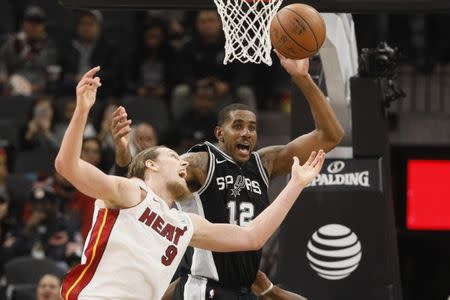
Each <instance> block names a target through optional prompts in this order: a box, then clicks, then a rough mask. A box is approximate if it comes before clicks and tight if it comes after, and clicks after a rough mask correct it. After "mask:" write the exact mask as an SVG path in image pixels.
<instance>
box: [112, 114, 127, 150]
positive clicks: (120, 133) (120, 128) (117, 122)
mask: <svg viewBox="0 0 450 300" xmlns="http://www.w3.org/2000/svg"><path fill="white" fill-rule="evenodd" d="M127 116H128V115H127V112H126V111H125V108H124V107H123V106H119V107H118V108H117V109H116V110H115V111H114V112H113V114H112V118H111V133H112V136H113V138H114V142H115V143H116V146H117V147H122V148H123V147H128V143H129V140H130V132H131V127H130V125H131V120H129V119H127Z"/></svg>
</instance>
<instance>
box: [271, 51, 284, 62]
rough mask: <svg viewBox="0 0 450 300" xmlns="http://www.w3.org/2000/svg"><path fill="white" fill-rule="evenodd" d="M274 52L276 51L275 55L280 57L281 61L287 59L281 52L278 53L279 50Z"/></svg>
mask: <svg viewBox="0 0 450 300" xmlns="http://www.w3.org/2000/svg"><path fill="white" fill-rule="evenodd" d="M273 51H274V52H275V54H276V55H277V56H278V58H279V59H280V61H281V60H283V59H285V57H284V56H283V55H282V54H281V53H280V52H278V50H277V49H273Z"/></svg>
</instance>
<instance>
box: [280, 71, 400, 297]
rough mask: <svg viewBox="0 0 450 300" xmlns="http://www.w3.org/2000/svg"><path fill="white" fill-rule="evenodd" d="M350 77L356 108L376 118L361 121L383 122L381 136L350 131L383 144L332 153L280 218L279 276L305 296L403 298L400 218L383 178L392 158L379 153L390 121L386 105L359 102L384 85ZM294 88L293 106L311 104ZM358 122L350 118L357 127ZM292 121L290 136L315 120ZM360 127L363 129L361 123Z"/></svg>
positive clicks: (303, 109) (304, 107)
mask: <svg viewBox="0 0 450 300" xmlns="http://www.w3.org/2000/svg"><path fill="white" fill-rule="evenodd" d="M351 83H352V86H351V91H352V110H353V111H352V115H360V114H363V115H365V116H367V120H371V121H372V122H375V124H371V125H370V126H369V125H368V124H365V125H364V124H362V125H361V126H363V127H364V126H369V127H370V128H372V129H374V128H378V129H379V130H380V132H378V134H379V136H377V137H376V138H373V139H361V138H358V137H357V138H355V136H354V135H353V136H352V140H353V141H355V140H357V141H358V143H361V141H364V145H363V146H360V149H370V145H366V144H365V143H380V142H383V145H378V144H375V145H373V148H374V149H377V150H376V151H373V152H371V153H366V154H368V155H360V156H359V157H357V158H347V159H336V158H334V159H327V161H326V163H325V165H324V167H323V169H322V171H321V174H320V175H319V176H318V177H317V178H316V179H315V181H314V182H313V183H312V184H311V186H310V187H308V188H307V189H305V190H304V192H303V193H302V195H301V197H300V199H299V200H298V202H297V203H296V204H295V207H294V208H293V209H292V211H291V212H290V214H289V216H288V218H287V220H286V221H285V223H284V225H283V226H282V229H281V234H280V256H279V257H280V261H279V263H280V265H279V266H280V267H279V278H280V281H281V283H282V284H283V285H284V286H285V287H286V288H288V289H291V290H293V291H296V292H298V293H300V294H302V295H304V296H305V297H307V298H308V299H314V300H342V299H345V300H361V299H364V300H372V299H373V300H379V299H385V300H397V299H398V300H399V299H401V290H400V282H399V274H398V258H397V246H396V239H395V226H394V222H393V211H392V200H391V197H390V187H389V181H388V180H386V178H388V177H389V172H390V171H389V164H388V159H389V158H388V157H387V156H385V155H382V154H384V153H385V152H386V151H384V149H385V148H386V147H387V138H386V135H387V132H386V126H384V124H382V123H384V122H385V121H384V119H383V118H382V117H381V116H382V115H381V114H382V110H381V109H374V107H375V105H369V104H367V105H363V104H362V103H360V102H361V101H364V102H366V101H374V102H373V103H381V101H380V99H378V97H380V95H381V92H380V91H379V87H378V85H377V83H376V81H371V80H369V79H353V80H352V81H351ZM368 89H369V90H370V91H371V93H367V91H368ZM364 92H365V93H364ZM363 93H364V94H365V96H364V97H361V95H362V94H363ZM295 95H296V99H294V101H293V106H292V113H293V114H294V115H300V114H303V115H304V114H305V112H308V111H309V109H308V106H307V103H306V100H305V99H304V98H303V97H302V96H301V95H300V94H295ZM356 103H358V105H356ZM380 105H381V104H380ZM296 112H298V114H296ZM373 114H380V115H375V116H373ZM305 119H306V120H309V121H311V120H312V119H311V118H310V117H307V116H305ZM359 119H360V121H363V120H364V118H359ZM297 120H299V119H298V118H297ZM358 122H359V121H357V122H354V123H353V128H354V129H355V126H358ZM376 122H378V124H376ZM291 125H292V127H291V128H292V129H293V133H292V134H293V137H295V136H298V135H299V134H301V133H304V132H307V131H308V130H310V128H311V127H312V124H305V122H303V119H302V122H298V121H295V120H294V118H293V121H292V124H291ZM372 126H373V127H372ZM369 131H370V130H369ZM355 133H357V134H362V135H363V134H366V132H365V131H364V130H354V132H353V134H355ZM367 134H369V135H370V134H371V132H367ZM354 146H355V145H354ZM354 150H355V149H354ZM354 152H355V151H354ZM356 152H358V151H356ZM371 154H372V155H371ZM362 156H364V157H363V158H362Z"/></svg>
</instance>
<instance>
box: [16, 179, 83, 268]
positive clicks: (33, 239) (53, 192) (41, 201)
mask: <svg viewBox="0 0 450 300" xmlns="http://www.w3.org/2000/svg"><path fill="white" fill-rule="evenodd" d="M74 194H75V188H74V187H73V186H72V185H71V184H70V183H69V182H68V181H67V180H66V179H65V178H64V177H62V176H61V175H59V174H58V173H55V174H54V175H53V176H50V177H48V178H46V179H45V180H41V181H38V182H36V183H35V184H34V186H33V190H32V197H31V199H30V201H29V203H27V205H26V206H25V213H24V224H25V226H24V233H25V235H26V237H27V241H28V247H29V249H30V251H31V255H32V256H33V257H36V258H42V257H47V258H50V259H53V260H55V261H56V262H58V263H59V265H60V266H61V267H62V268H66V267H67V265H68V264H69V263H70V262H71V261H72V258H73V259H75V260H76V259H77V258H78V257H75V258H74V256H77V255H78V253H81V249H80V251H78V252H77V251H76V249H75V248H74V247H70V249H68V245H70V243H72V242H73V243H76V242H78V243H79V246H80V248H81V239H78V240H77V239H76V228H75V226H74V224H73V222H72V220H70V218H69V217H68V216H67V215H65V214H63V212H65V211H66V210H67V208H66V207H67V205H68V203H70V201H71V199H72V198H73V196H74ZM69 250H70V251H69Z"/></svg>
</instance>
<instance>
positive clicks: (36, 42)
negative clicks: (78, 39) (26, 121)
mask: <svg viewBox="0 0 450 300" xmlns="http://www.w3.org/2000/svg"><path fill="white" fill-rule="evenodd" d="M45 19H46V14H45V12H44V10H43V9H42V8H40V7H39V6H30V7H28V8H27V9H26V10H25V13H24V17H23V22H22V29H21V31H20V32H18V33H16V34H14V35H13V36H11V37H10V38H9V39H8V40H7V41H6V42H5V44H4V45H3V47H2V48H1V49H0V69H3V70H4V72H6V76H7V78H8V79H7V81H8V82H9V86H8V89H9V91H8V92H6V93H10V94H13V95H26V96H30V95H38V94H40V93H43V92H45V91H46V88H47V84H48V81H49V80H51V81H57V80H58V78H59V72H60V70H61V67H60V66H59V65H58V51H57V49H56V47H55V45H54V43H53V42H52V41H51V39H50V38H49V37H48V36H47V32H46V28H45Z"/></svg>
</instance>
